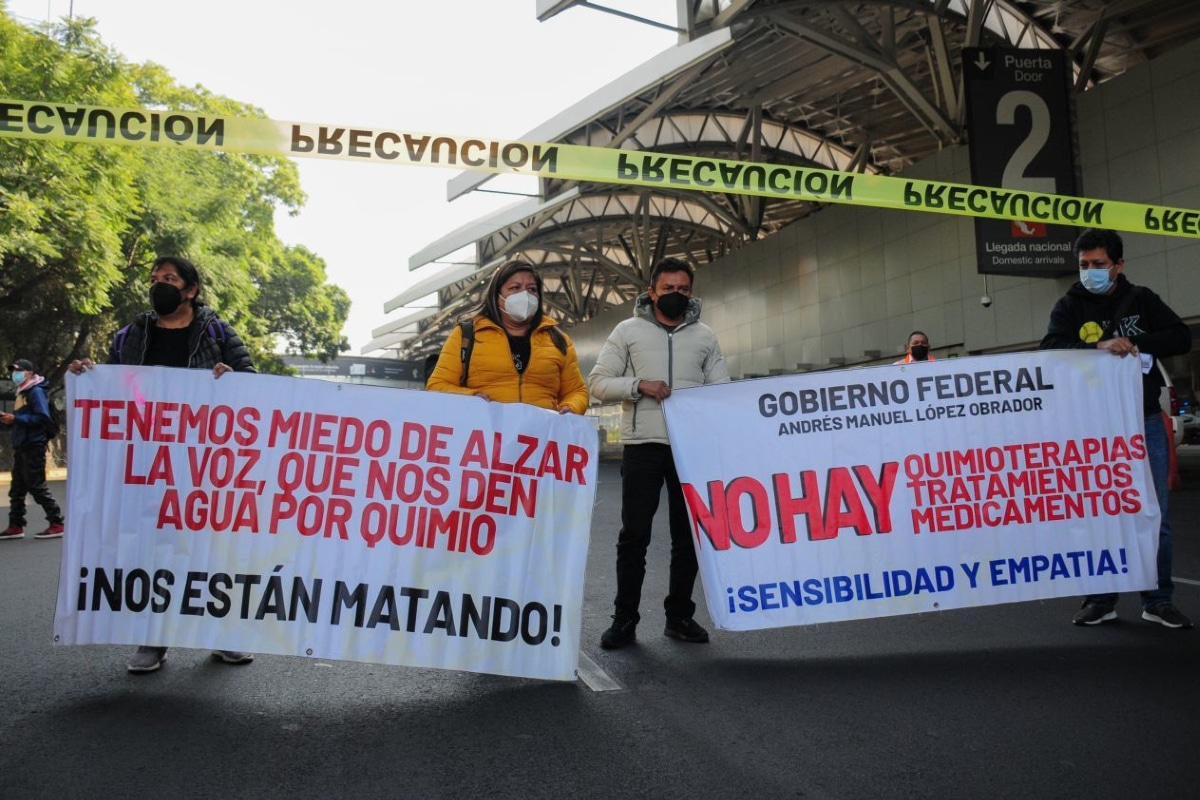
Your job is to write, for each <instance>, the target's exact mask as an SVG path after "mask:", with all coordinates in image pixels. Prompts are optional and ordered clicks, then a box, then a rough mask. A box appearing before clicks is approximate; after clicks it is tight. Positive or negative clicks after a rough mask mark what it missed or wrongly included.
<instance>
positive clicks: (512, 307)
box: [504, 292, 538, 322]
mask: <svg viewBox="0 0 1200 800" xmlns="http://www.w3.org/2000/svg"><path fill="white" fill-rule="evenodd" d="M537 310H538V299H537V297H536V296H535V295H534V294H533V293H532V292H517V293H516V294H510V295H509V296H508V297H506V298H504V314H505V316H507V317H508V318H509V319H511V320H512V321H513V322H524V321H525V320H527V319H529V318H530V317H532V316H533V315H534V314H536V313H537Z"/></svg>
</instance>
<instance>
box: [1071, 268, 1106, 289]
mask: <svg viewBox="0 0 1200 800" xmlns="http://www.w3.org/2000/svg"><path fill="white" fill-rule="evenodd" d="M1079 282H1080V283H1082V284H1083V288H1085V289H1087V290H1088V291H1089V292H1091V293H1092V294H1104V293H1105V292H1107V291H1108V290H1109V289H1111V288H1112V285H1113V280H1112V277H1111V276H1110V275H1109V271H1108V270H1107V269H1081V270H1079Z"/></svg>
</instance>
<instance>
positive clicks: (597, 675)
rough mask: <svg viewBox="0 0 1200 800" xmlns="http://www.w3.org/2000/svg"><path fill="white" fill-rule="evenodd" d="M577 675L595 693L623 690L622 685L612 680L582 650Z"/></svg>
mask: <svg viewBox="0 0 1200 800" xmlns="http://www.w3.org/2000/svg"><path fill="white" fill-rule="evenodd" d="M576 674H578V675H579V680H581V681H583V682H584V683H585V684H587V687H588V688H589V689H591V690H592V691H593V692H615V691H617V690H619V689H621V688H622V687H621V684H619V683H617V682H616V681H615V680H613V679H612V678H610V677H609V675H608V673H607V672H605V671H604V670H602V669H600V666H599V665H598V664H597V663H596V662H595V661H592V660H591V659H590V658H588V655H587V653H585V652H583V651H582V650H580V651H579V669H578V670H576Z"/></svg>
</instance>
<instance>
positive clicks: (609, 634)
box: [600, 617, 637, 650]
mask: <svg viewBox="0 0 1200 800" xmlns="http://www.w3.org/2000/svg"><path fill="white" fill-rule="evenodd" d="M636 640H637V622H636V621H635V620H632V619H627V618H621V617H613V624H612V625H611V626H610V627H609V629H608V630H606V631H605V632H604V633H602V634H600V646H601V647H603V648H604V649H605V650H616V649H617V648H618V647H624V646H625V645H627V644H633V643H634V641H636Z"/></svg>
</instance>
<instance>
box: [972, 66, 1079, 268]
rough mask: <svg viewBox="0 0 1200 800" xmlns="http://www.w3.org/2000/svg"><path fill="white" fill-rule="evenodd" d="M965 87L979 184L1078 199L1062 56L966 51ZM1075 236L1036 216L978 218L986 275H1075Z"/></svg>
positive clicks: (1068, 90)
mask: <svg viewBox="0 0 1200 800" xmlns="http://www.w3.org/2000/svg"><path fill="white" fill-rule="evenodd" d="M963 82H964V86H965V89H966V97H967V138H968V146H969V148H970V149H969V152H970V162H971V182H972V183H975V184H978V185H981V186H998V187H1001V188H1006V189H1019V190H1024V191H1035V192H1049V193H1052V194H1067V195H1078V194H1079V189H1080V187H1079V179H1078V172H1077V168H1076V165H1075V150H1076V147H1075V132H1074V129H1073V127H1072V124H1071V120H1072V113H1071V111H1072V108H1071V103H1072V97H1071V88H1070V87H1071V82H1070V63H1069V62H1068V60H1067V57H1066V54H1065V53H1064V52H1063V51H1061V50H1018V49H1014V48H999V47H994V48H980V47H968V48H964V50H963ZM1076 233H1077V232H1076V230H1075V229H1074V228H1072V227H1070V226H1066V225H1050V224H1046V223H1045V222H1043V221H1041V220H1038V219H1036V218H1034V219H1027V220H1019V219H1014V220H995V219H982V218H976V220H975V245H976V254H977V261H978V269H979V272H980V273H981V274H985V275H987V274H992V275H1030V276H1038V277H1047V278H1049V277H1055V276H1058V275H1063V274H1067V273H1071V272H1074V271H1075V259H1074V253H1073V252H1072V245H1073V242H1074V239H1075V236H1076Z"/></svg>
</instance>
